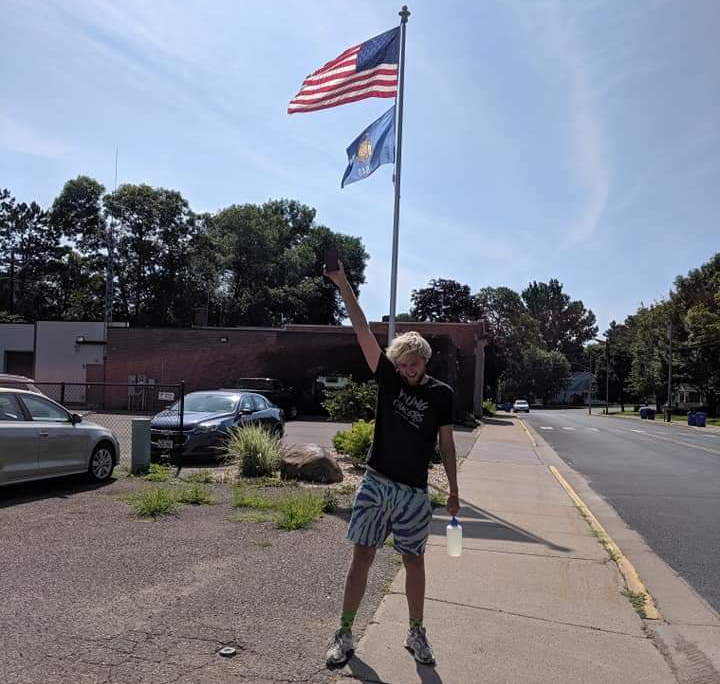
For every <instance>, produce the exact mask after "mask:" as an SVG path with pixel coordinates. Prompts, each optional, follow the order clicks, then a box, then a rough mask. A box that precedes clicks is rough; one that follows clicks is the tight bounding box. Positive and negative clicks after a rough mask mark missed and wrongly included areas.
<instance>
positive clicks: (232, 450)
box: [226, 425, 282, 477]
mask: <svg viewBox="0 0 720 684" xmlns="http://www.w3.org/2000/svg"><path fill="white" fill-rule="evenodd" d="M226 446H227V453H228V460H229V461H230V462H231V463H234V464H235V465H237V467H238V471H239V473H240V474H241V475H244V476H245V477H269V476H271V475H273V474H274V473H275V472H276V471H277V470H278V469H279V468H280V458H281V456H282V446H281V445H280V439H279V438H278V437H276V436H275V435H272V434H270V432H268V431H267V430H266V429H265V428H263V427H260V426H258V425H247V426H243V427H234V428H231V429H230V435H229V437H228V439H227V445H226Z"/></svg>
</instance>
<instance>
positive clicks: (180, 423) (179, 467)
mask: <svg viewBox="0 0 720 684" xmlns="http://www.w3.org/2000/svg"><path fill="white" fill-rule="evenodd" d="M184 419H185V381H184V380H181V381H180V415H179V416H178V431H179V433H180V434H179V447H178V455H177V470H176V471H175V477H178V476H179V475H180V471H181V470H182V457H183V440H184V438H183V422H184Z"/></svg>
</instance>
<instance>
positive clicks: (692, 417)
mask: <svg viewBox="0 0 720 684" xmlns="http://www.w3.org/2000/svg"><path fill="white" fill-rule="evenodd" d="M688 425H695V413H694V412H693V411H690V413H688Z"/></svg>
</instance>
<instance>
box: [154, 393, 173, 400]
mask: <svg viewBox="0 0 720 684" xmlns="http://www.w3.org/2000/svg"><path fill="white" fill-rule="evenodd" d="M158 399H159V400H160V401H175V392H158Z"/></svg>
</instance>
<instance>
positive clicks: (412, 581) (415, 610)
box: [402, 554, 425, 626]
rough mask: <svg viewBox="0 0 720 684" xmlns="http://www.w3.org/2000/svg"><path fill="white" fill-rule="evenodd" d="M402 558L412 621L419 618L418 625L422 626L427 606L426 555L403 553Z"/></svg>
mask: <svg viewBox="0 0 720 684" xmlns="http://www.w3.org/2000/svg"><path fill="white" fill-rule="evenodd" d="M402 559H403V563H404V564H405V595H406V596H407V602H408V613H409V615H410V621H411V623H412V622H413V621H415V620H419V623H418V626H422V619H423V609H424V606H425V556H424V555H423V554H420V555H417V556H414V555H412V554H403V557H402Z"/></svg>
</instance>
